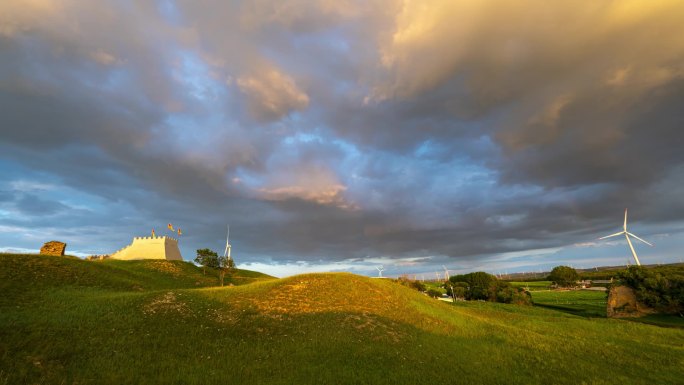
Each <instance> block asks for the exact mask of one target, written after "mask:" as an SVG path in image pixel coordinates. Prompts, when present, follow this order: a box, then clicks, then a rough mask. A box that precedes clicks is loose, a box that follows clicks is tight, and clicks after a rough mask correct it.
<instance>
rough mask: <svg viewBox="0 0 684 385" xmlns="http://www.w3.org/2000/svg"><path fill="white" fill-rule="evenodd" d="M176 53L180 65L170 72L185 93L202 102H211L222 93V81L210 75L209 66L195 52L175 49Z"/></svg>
mask: <svg viewBox="0 0 684 385" xmlns="http://www.w3.org/2000/svg"><path fill="white" fill-rule="evenodd" d="M176 55H178V57H179V58H180V65H179V66H176V67H175V68H174V69H173V71H172V74H173V77H174V79H175V80H176V81H177V82H178V83H179V84H181V85H182V86H183V90H184V92H185V93H186V94H187V95H189V96H191V97H193V98H195V99H197V100H199V101H202V102H211V101H215V100H218V99H219V98H220V97H221V96H222V95H223V94H224V86H223V84H222V82H221V81H219V80H218V79H215V78H213V77H212V76H211V70H210V68H209V66H208V65H207V64H206V63H205V62H204V61H203V60H202V58H200V57H199V56H198V55H197V53H195V52H192V51H188V50H183V49H177V50H176Z"/></svg>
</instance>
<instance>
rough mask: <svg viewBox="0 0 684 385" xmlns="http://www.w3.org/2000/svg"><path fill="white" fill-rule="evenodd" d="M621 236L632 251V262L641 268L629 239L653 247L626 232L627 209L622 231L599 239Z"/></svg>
mask: <svg viewBox="0 0 684 385" xmlns="http://www.w3.org/2000/svg"><path fill="white" fill-rule="evenodd" d="M622 234H625V238H627V244H629V248H630V250H632V256H634V261H635V262H636V264H637V266H641V262H639V257H637V253H636V251H634V246H632V241H631V240H630V239H629V237H630V236H632V237H634V238H636V239H638V240H640V241H641V242H643V243H645V244H647V245H649V246H653V245H652V244H650V243H648V242H646V241H644V240H643V239H641V238H639V237H637V236H636V235H634V234H632V233H630V232H629V231H627V209H625V223H624V224H623V225H622V231H620V232H619V233H615V234H611V235H606V236H605V237H601V238H599V239H606V238H610V237H617V236H618V235H622Z"/></svg>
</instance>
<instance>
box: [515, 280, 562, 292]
mask: <svg viewBox="0 0 684 385" xmlns="http://www.w3.org/2000/svg"><path fill="white" fill-rule="evenodd" d="M509 283H510V284H511V286H513V287H522V288H524V289H526V290H528V291H539V290H549V288H550V287H551V284H552V282H551V281H530V282H516V281H511V282H509Z"/></svg>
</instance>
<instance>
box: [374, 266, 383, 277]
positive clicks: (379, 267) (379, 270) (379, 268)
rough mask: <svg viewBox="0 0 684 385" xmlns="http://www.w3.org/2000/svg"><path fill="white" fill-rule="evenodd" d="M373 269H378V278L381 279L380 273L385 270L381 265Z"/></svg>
mask: <svg viewBox="0 0 684 385" xmlns="http://www.w3.org/2000/svg"><path fill="white" fill-rule="evenodd" d="M375 268H376V269H378V278H382V272H383V271H385V268H384V267H383V266H382V265H380V266H376V267H375Z"/></svg>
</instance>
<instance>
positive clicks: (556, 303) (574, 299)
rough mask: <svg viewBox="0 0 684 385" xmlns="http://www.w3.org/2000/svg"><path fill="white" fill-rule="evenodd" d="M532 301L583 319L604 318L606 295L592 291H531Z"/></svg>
mask: <svg viewBox="0 0 684 385" xmlns="http://www.w3.org/2000/svg"><path fill="white" fill-rule="evenodd" d="M532 301H534V304H535V305H537V306H544V307H547V308H553V309H557V310H561V311H567V312H570V313H573V314H577V315H581V316H585V317H605V316H606V302H607V297H606V293H605V292H603V291H593V290H561V291H533V292H532Z"/></svg>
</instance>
